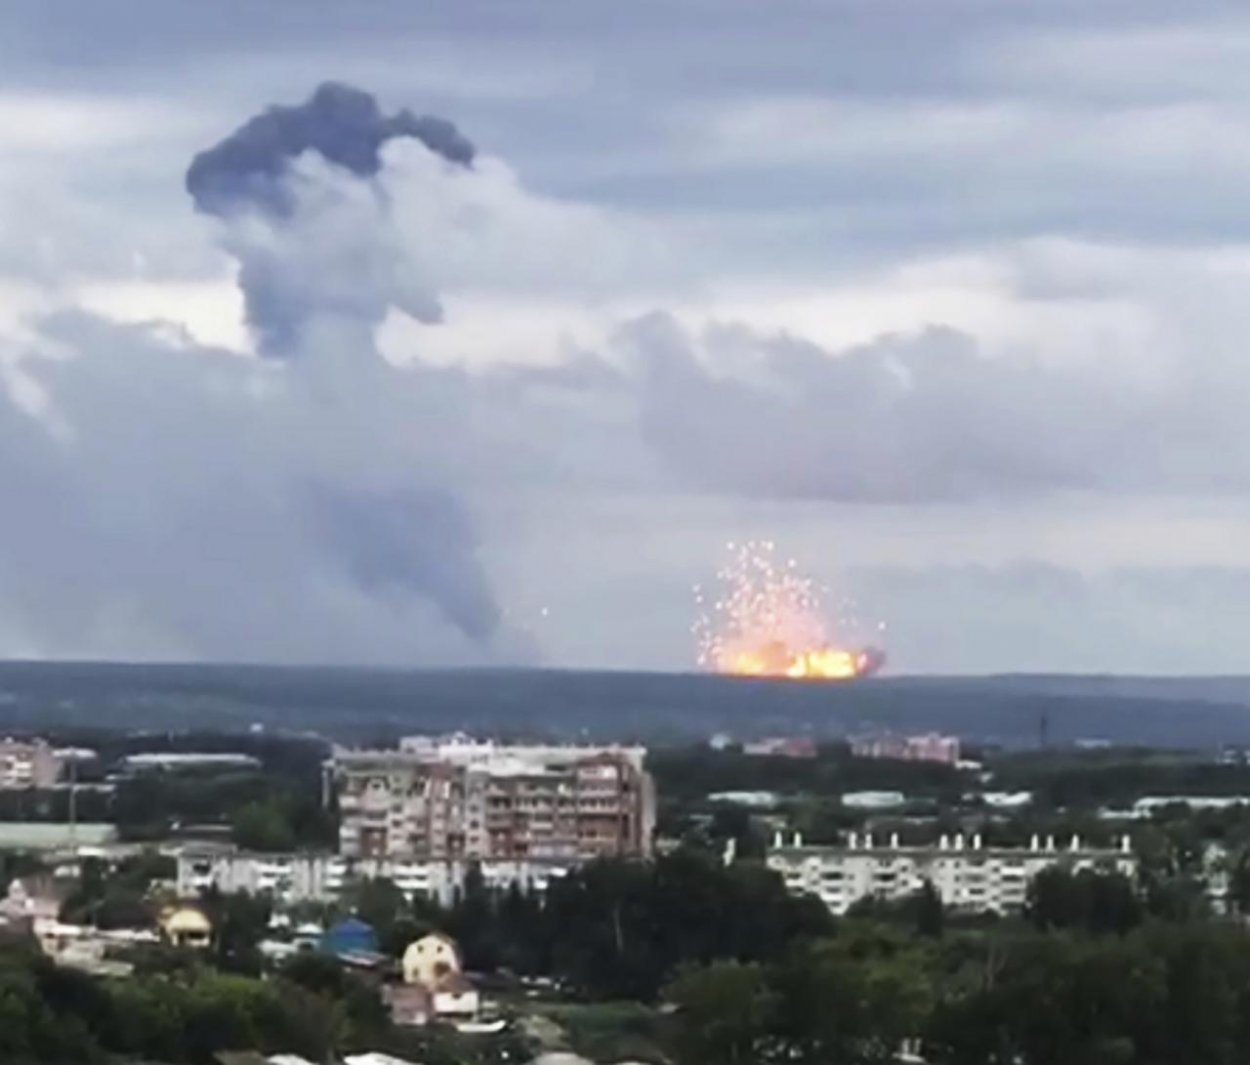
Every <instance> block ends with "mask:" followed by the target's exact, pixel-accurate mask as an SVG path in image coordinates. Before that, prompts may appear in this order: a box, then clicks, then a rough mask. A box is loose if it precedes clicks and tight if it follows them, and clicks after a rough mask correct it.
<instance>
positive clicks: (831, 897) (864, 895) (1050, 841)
mask: <svg viewBox="0 0 1250 1065" xmlns="http://www.w3.org/2000/svg"><path fill="white" fill-rule="evenodd" d="M767 863H768V866H769V868H771V869H775V870H776V871H777V872H778V873H780V874H781V876H782V877H783V878H784V880H785V883H786V887H787V888H788V889H789V890H790V891H791V892H793V893H795V894H799V893H806V894H810V895H815V896H816V897H817V898H819V899H820V900H821V901H822V902H824V904H825V905H826V906H828V907H829V909H830V911H831V912H833V913H835V914H843V913H845V912H846V911H847V910H848V909H850V908H851V907H852V906H853V905H854V904H855V903H857V902H859V901H860V900H862V899H868V898H881V899H886V900H898V899H903V898H906V897H907V896H909V895H912V894H914V893H915V892H917V891H919V890H920V889H921V888H922V887H923V886H924V884H925V882H926V881H927V882H928V883H930V884H932V885H933V887H934V889H935V890H936V891H937V893H938V895H939V897H940V898H941V899H942V903H943V905H946V906H950V907H952V908H955V909H963V910H971V911H987V912H992V913H1009V912H1011V911H1014V910H1018V909H1020V908H1021V907H1022V906H1023V905H1024V903H1025V898H1026V893H1027V890H1028V885H1029V882H1030V881H1031V880H1032V879H1033V878H1034V877H1035V876H1036V875H1037V874H1038V873H1040V872H1041V871H1042V870H1043V869H1047V868H1050V867H1051V866H1056V865H1059V866H1064V867H1067V868H1070V869H1073V870H1081V869H1106V870H1110V871H1115V872H1119V873H1123V874H1124V875H1126V876H1132V875H1133V874H1134V873H1135V872H1136V869H1137V859H1136V857H1135V856H1134V855H1133V854H1132V852H1131V850H1130V848H1129V841H1128V837H1124V839H1123V840H1122V841H1121V843H1120V845H1119V846H1118V847H1115V848H1106V847H1091V846H1088V845H1086V844H1085V843H1083V842H1082V841H1081V840H1080V838H1079V837H1076V836H1073V837H1072V838H1071V840H1069V841H1068V842H1067V844H1066V845H1061V844H1057V843H1056V841H1055V839H1054V837H1047V838H1045V839H1041V838H1039V837H1037V836H1034V837H1033V839H1032V841H1031V843H1030V845H1029V846H1028V847H1027V848H1023V847H984V846H982V842H981V837H980V836H979V835H973V836H968V837H965V836H963V835H956V836H953V837H952V836H942V837H941V838H940V840H939V841H938V843H937V845H936V846H933V845H927V846H919V847H915V846H905V845H902V844H900V843H899V840H898V837H897V836H896V835H895V836H891V837H890V838H889V839H888V840H887V841H881V840H874V839H873V837H872V836H871V835H863V836H861V835H859V834H857V833H854V832H852V833H851V834H850V836H849V839H848V842H847V843H846V844H845V845H838V846H805V845H804V844H803V841H802V838H801V837H797V836H796V837H795V838H794V839H793V840H792V842H790V843H788V844H787V843H785V842H784V840H783V839H782V838H781V837H780V836H778V837H777V838H776V839H775V840H774V842H773V846H772V847H771V849H770V850H769V851H768V855H767Z"/></svg>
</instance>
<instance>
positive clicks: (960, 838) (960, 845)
mask: <svg viewBox="0 0 1250 1065" xmlns="http://www.w3.org/2000/svg"><path fill="white" fill-rule="evenodd" d="M963 849H964V834H963V833H962V832H960V833H959V834H958V835H956V836H955V850H957V851H961V850H963Z"/></svg>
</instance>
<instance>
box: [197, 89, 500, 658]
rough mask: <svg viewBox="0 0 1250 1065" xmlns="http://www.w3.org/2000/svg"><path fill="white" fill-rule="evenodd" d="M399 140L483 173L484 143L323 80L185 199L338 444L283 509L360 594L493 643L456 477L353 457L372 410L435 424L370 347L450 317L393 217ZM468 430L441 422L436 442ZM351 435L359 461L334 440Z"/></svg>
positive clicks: (210, 168) (263, 336) (384, 442)
mask: <svg viewBox="0 0 1250 1065" xmlns="http://www.w3.org/2000/svg"><path fill="white" fill-rule="evenodd" d="M397 138H408V139H411V140H413V141H416V142H418V143H420V144H421V145H423V146H424V148H425V149H427V150H428V151H429V152H430V153H432V154H433V155H434V156H436V157H437V158H438V159H439V160H440V161H441V162H442V163H443V164H444V165H445V166H446V168H447V175H446V179H447V180H456V179H457V174H458V173H463V172H464V171H466V170H467V169H468V168H470V167H471V165H472V162H473V158H474V154H475V149H474V147H473V145H472V144H471V143H470V142H469V141H468V140H467V139H466V138H465V137H464V136H463V135H462V134H461V133H460V132H459V131H458V130H457V129H456V127H455V126H454V125H452V124H451V123H450V122H448V121H446V120H445V119H441V118H436V117H433V116H429V115H424V116H416V115H413V114H412V113H410V112H408V111H400V112H398V113H396V114H393V115H385V114H383V113H382V111H381V109H380V108H379V106H378V104H377V101H376V100H375V99H374V98H373V97H372V96H371V95H370V94H368V93H366V92H363V91H361V90H360V89H356V88H353V87H351V86H348V85H342V84H337V83H326V84H323V85H321V86H320V87H319V88H318V89H317V90H316V91H315V92H314V93H313V94H312V96H311V97H309V99H308V100H306V101H305V102H304V103H302V104H298V105H295V106H273V107H270V108H268V109H266V110H265V111H263V112H262V113H260V114H258V115H256V116H255V117H253V118H251V119H249V120H248V121H246V122H245V123H244V124H243V125H242V126H240V127H239V128H238V129H237V130H235V131H234V132H233V133H231V134H230V135H229V136H227V137H226V138H225V139H224V140H222V141H221V142H220V143H219V144H216V145H214V146H213V147H211V148H208V149H206V150H205V151H202V152H200V153H199V154H198V155H196V156H195V158H194V159H193V160H192V162H191V165H190V167H189V168H188V170H187V174H186V187H187V190H188V192H189V193H190V194H191V197H192V199H193V200H194V202H195V205H196V207H197V209H198V210H200V211H202V212H204V213H206V214H209V215H212V216H214V217H215V218H217V219H219V220H220V222H221V225H222V230H221V234H222V244H223V246H224V248H225V249H226V250H227V251H228V252H229V253H230V254H231V255H232V256H234V258H235V259H236V260H237V261H238V263H239V274H238V276H239V285H240V287H241V289H242V293H243V297H244V304H245V309H246V315H247V321H248V325H249V327H250V329H251V331H252V334H253V336H254V337H255V340H256V344H257V348H258V351H259V353H260V354H261V356H263V357H265V358H268V359H271V360H274V361H277V362H280V363H282V364H283V366H284V369H285V371H286V372H285V375H284V377H285V379H284V385H285V387H286V388H287V389H288V390H289V393H290V394H292V395H295V396H298V397H299V401H298V405H297V406H298V409H299V411H300V415H301V417H304V418H306V417H307V416H308V411H309V410H310V409H311V411H312V412H313V413H314V415H319V416H320V417H321V418H322V419H323V429H324V434H325V436H326V439H327V440H328V441H330V443H329V446H328V447H326V448H325V449H324V456H323V460H322V461H323V463H324V464H325V465H327V466H328V467H329V469H328V470H327V472H325V473H324V474H322V475H316V476H304V477H301V478H300V480H299V482H298V483H297V484H294V485H293V486H292V487H291V490H290V498H289V500H287V501H286V502H287V505H289V506H290V507H291V508H293V509H295V510H296V511H297V513H298V514H299V515H300V516H301V521H302V524H303V525H304V527H305V528H307V529H308V530H309V531H310V532H311V533H312V535H313V536H314V537H316V538H317V539H318V541H319V543H320V544H321V548H322V550H323V551H324V552H325V553H326V555H327V556H328V557H329V558H330V559H332V560H333V561H334V563H335V564H336V565H337V566H338V568H339V570H340V572H341V573H342V574H343V575H344V576H345V577H347V578H348V579H349V580H350V581H352V582H353V583H354V584H355V585H356V587H357V588H359V589H360V590H361V591H363V592H365V593H366V594H368V595H370V596H372V597H376V598H381V599H384V600H385V599H391V598H394V597H405V596H416V597H419V598H423V599H425V600H427V601H429V602H431V603H433V604H434V605H435V606H436V607H437V609H438V611H439V612H440V613H441V614H442V616H443V617H444V619H445V620H447V621H448V622H450V623H451V624H452V625H453V626H455V627H456V628H457V629H458V630H459V631H460V632H462V633H463V634H464V635H466V636H467V637H469V638H470V639H471V640H474V641H476V642H479V643H485V642H487V641H489V640H490V639H491V637H492V636H493V635H494V634H495V633H496V631H497V630H498V628H499V624H500V610H499V608H498V605H497V604H496V602H495V599H494V596H493V594H492V591H491V589H490V586H489V583H488V581H487V579H486V576H485V574H484V572H483V571H482V569H481V566H480V564H479V562H478V559H477V555H476V541H477V537H476V535H475V529H474V527H473V521H472V518H471V515H470V513H469V510H468V508H467V506H466V505H465V503H464V501H463V499H462V498H461V497H460V495H459V494H457V493H456V491H455V490H454V485H453V484H451V483H450V479H449V477H448V476H446V475H442V476H440V475H439V474H438V473H437V472H435V465H434V464H433V463H431V464H430V467H429V468H426V466H425V464H422V463H418V464H415V465H414V464H413V463H411V462H406V463H405V462H403V460H402V458H397V455H398V454H399V453H398V452H397V451H396V450H395V448H394V446H392V445H395V444H400V445H403V444H405V441H403V440H395V439H388V438H386V437H385V436H380V435H379V437H378V438H377V441H376V445H375V449H374V455H373V459H374V461H373V463H372V464H364V465H362V464H361V463H360V461H359V459H358V458H357V457H356V456H357V451H356V450H355V449H356V448H357V446H358V444H359V443H360V441H362V440H364V441H368V440H369V439H370V437H371V436H372V435H373V433H374V432H375V430H374V426H373V424H371V420H370V416H369V412H371V411H372V412H374V413H375V414H376V412H378V411H380V410H394V408H395V407H396V406H397V405H403V404H405V403H406V404H407V411H408V417H409V418H411V419H412V420H413V421H414V422H415V421H417V420H418V419H420V418H421V417H423V416H429V413H430V410H429V408H430V404H429V403H426V402H424V397H423V396H421V395H420V394H419V393H418V392H417V391H416V390H417V389H419V388H420V386H421V380H422V379H421V377H420V375H419V374H418V373H415V372H407V371H401V370H396V369H395V368H393V367H391V366H390V365H389V364H388V363H386V361H385V360H384V359H383V358H382V357H381V355H380V353H379V352H378V351H377V348H376V342H375V337H374V333H375V330H376V329H377V327H378V326H379V325H380V324H381V322H382V321H383V319H384V318H385V316H386V314H387V313H388V312H389V310H390V309H391V308H396V309H398V310H400V311H402V312H405V313H407V314H409V315H411V316H412V317H414V318H416V319H418V320H420V321H424V322H427V323H435V322H437V321H439V319H440V318H441V313H442V312H441V308H440V306H439V303H438V300H437V296H436V294H435V293H433V292H432V291H430V289H429V287H428V286H426V285H424V284H423V283H422V281H421V279H420V278H419V277H416V276H413V271H412V270H411V269H410V268H409V264H408V262H407V258H406V256H405V251H404V248H403V246H402V244H401V243H400V242H399V240H400V238H399V237H398V235H397V233H396V227H395V226H394V224H393V219H392V217H391V211H390V199H389V197H388V195H387V190H386V184H385V181H386V177H387V175H386V171H385V158H384V156H383V148H384V146H385V145H386V144H387V143H388V142H389V141H392V140H395V139H397ZM403 420H404V419H403V417H402V416H401V417H399V418H396V419H394V420H393V421H392V422H391V424H402V423H403ZM414 428H417V427H416V426H414ZM458 431H463V427H458V426H457V425H456V424H455V423H451V422H448V423H446V424H444V423H443V422H440V423H439V425H438V428H437V429H436V430H432V432H430V433H426V434H425V436H426V438H427V439H428V438H430V437H431V435H437V436H443V437H445V436H449V435H451V434H454V433H456V432H458ZM349 437H350V438H351V441H352V446H353V451H352V458H351V460H350V461H347V460H345V459H340V457H339V456H338V454H337V453H336V449H335V447H334V445H333V441H334V440H335V439H336V438H339V439H344V440H345V441H346V438H349ZM366 446H367V445H366Z"/></svg>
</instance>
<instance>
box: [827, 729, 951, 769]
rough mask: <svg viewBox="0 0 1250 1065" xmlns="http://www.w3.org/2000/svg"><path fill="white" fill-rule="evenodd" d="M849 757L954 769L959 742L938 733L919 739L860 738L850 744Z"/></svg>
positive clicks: (877, 736)
mask: <svg viewBox="0 0 1250 1065" xmlns="http://www.w3.org/2000/svg"><path fill="white" fill-rule="evenodd" d="M851 754H853V755H854V756H855V757H856V758H894V759H897V760H899V761H903V762H941V763H942V764H944V765H956V764H958V762H959V738H958V737H957V736H943V735H941V734H939V733H937V732H928V733H924V734H923V735H919V736H895V735H892V734H886V735H875V736H860V737H856V738H855V739H852V740H851Z"/></svg>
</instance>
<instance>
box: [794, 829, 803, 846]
mask: <svg viewBox="0 0 1250 1065" xmlns="http://www.w3.org/2000/svg"><path fill="white" fill-rule="evenodd" d="M794 845H795V846H796V847H801V846H803V833H802V832H796V833H795V834H794Z"/></svg>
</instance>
